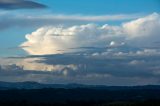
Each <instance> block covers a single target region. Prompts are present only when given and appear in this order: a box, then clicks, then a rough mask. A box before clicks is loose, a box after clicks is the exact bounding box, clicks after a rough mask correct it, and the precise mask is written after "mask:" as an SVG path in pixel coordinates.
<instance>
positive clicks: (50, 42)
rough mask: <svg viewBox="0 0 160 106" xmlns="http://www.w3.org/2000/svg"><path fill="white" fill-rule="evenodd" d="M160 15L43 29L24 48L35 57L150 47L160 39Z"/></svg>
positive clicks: (30, 38) (30, 35) (28, 36)
mask: <svg viewBox="0 0 160 106" xmlns="http://www.w3.org/2000/svg"><path fill="white" fill-rule="evenodd" d="M159 28H160V15H159V14H157V13H153V14H151V15H149V16H146V17H143V18H139V19H136V20H133V21H130V22H126V23H124V24H122V25H120V26H111V25H107V24H106V25H102V26H99V25H95V24H85V25H74V26H71V27H70V26H69V27H56V26H49V27H46V26H45V27H41V28H39V29H37V30H36V31H35V32H32V33H31V34H27V35H26V39H27V41H26V42H24V43H23V44H22V45H21V46H22V47H24V48H23V49H24V50H25V51H27V52H28V53H29V54H31V55H45V54H57V53H67V52H77V51H76V50H77V49H69V48H78V47H93V46H94V47H106V45H107V44H109V43H110V42H111V43H110V45H109V46H110V47H114V46H123V45H124V44H125V43H127V44H128V45H130V46H137V45H141V46H143V45H147V44H150V45H151V44H152V43H153V42H155V41H157V40H158V39H160V37H159V33H160V32H159ZM146 41H147V42H146Z"/></svg>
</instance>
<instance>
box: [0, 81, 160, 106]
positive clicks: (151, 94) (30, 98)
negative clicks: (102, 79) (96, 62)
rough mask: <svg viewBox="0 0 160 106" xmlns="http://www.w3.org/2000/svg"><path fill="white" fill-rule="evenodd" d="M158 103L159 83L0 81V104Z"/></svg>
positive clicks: (111, 105) (144, 105)
mask: <svg viewBox="0 0 160 106" xmlns="http://www.w3.org/2000/svg"><path fill="white" fill-rule="evenodd" d="M35 105H36V106H160V86H159V85H146V86H104V85H82V84H41V83H37V82H16V83H11V82H0V106H35Z"/></svg>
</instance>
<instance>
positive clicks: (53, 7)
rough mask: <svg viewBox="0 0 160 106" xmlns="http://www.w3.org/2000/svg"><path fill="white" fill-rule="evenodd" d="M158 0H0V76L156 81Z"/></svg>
mask: <svg viewBox="0 0 160 106" xmlns="http://www.w3.org/2000/svg"><path fill="white" fill-rule="evenodd" d="M159 12H160V1H159V0H132V1H131V0H27V1H26V0H14V1H13V0H7V1H0V65H1V67H0V70H1V71H0V81H36V82H42V83H83V84H105V85H146V84H160V79H159V78H160V67H159V64H160V48H159V46H160V36H159V33H160V30H159V28H160V14H159Z"/></svg>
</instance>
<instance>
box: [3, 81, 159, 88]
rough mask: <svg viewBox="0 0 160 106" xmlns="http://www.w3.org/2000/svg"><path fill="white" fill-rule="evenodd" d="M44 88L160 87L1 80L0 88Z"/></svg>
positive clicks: (150, 86)
mask: <svg viewBox="0 0 160 106" xmlns="http://www.w3.org/2000/svg"><path fill="white" fill-rule="evenodd" d="M44 88H65V89H73V88H89V89H108V90H127V89H160V85H144V86H106V85H83V84H74V83H73V84H72V83H71V84H42V83H38V82H30V81H27V82H2V81H0V90H9V89H44Z"/></svg>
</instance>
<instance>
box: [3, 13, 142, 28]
mask: <svg viewBox="0 0 160 106" xmlns="http://www.w3.org/2000/svg"><path fill="white" fill-rule="evenodd" d="M139 17H141V15H139V14H119V15H90V16H86V15H58V14H49V13H48V14H43V15H33V14H31V15H29V14H23V15H19V14H17V13H10V12H6V13H4V12H3V14H0V28H1V30H2V29H6V28H11V27H20V28H22V27H23V28H24V27H40V26H49V25H50V26H51V25H57V26H58V25H65V26H68V25H70V26H71V25H81V24H87V23H96V22H110V21H122V20H123V21H124V20H131V19H136V18H139ZM4 18H5V20H6V21H4Z"/></svg>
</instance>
